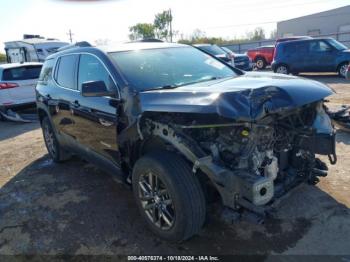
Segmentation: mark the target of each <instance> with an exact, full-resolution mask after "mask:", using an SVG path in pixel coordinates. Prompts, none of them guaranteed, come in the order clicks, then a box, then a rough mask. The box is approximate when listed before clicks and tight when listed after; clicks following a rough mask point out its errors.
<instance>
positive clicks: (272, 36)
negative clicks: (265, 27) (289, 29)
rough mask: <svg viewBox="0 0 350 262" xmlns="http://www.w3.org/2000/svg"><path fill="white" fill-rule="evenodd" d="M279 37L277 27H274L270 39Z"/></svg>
mask: <svg viewBox="0 0 350 262" xmlns="http://www.w3.org/2000/svg"><path fill="white" fill-rule="evenodd" d="M276 38H277V29H274V30H272V31H271V32H270V39H276Z"/></svg>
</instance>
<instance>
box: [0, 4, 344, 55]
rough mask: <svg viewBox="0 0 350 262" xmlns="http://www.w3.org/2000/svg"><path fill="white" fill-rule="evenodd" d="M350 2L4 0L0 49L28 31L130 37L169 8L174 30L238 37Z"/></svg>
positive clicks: (92, 38) (64, 36)
mask: <svg viewBox="0 0 350 262" xmlns="http://www.w3.org/2000/svg"><path fill="white" fill-rule="evenodd" d="M347 4H349V0H293V1H279V0H244V1H242V0H240V1H235V0H106V1H91V0H90V1H62V0H30V1H29V0H0V13H1V22H0V52H3V42H5V41H10V40H19V39H22V36H23V34H24V33H27V34H40V35H43V36H45V37H54V38H58V39H60V40H63V41H68V39H69V38H68V35H67V32H68V30H69V29H71V30H72V32H73V33H74V35H73V39H74V41H82V40H87V41H90V42H92V43H94V41H95V40H97V39H109V40H111V41H115V42H121V41H125V40H128V31H129V27H130V26H131V25H133V24H135V23H138V22H152V21H153V18H154V14H155V13H158V12H161V11H162V10H165V9H168V8H171V9H172V12H173V17H174V20H173V21H174V22H173V28H174V30H178V31H179V32H180V33H181V34H183V36H185V37H186V36H188V35H189V34H191V32H192V31H193V30H194V29H196V28H198V29H201V30H203V31H205V32H206V35H207V36H217V37H218V36H220V37H224V38H234V37H235V36H236V37H240V36H243V35H245V33H246V32H247V31H249V30H252V29H253V28H255V27H257V26H261V27H263V28H264V29H265V30H266V31H267V34H269V32H270V31H271V30H273V29H274V28H276V21H281V20H287V19H290V18H294V17H298V16H303V15H307V14H312V13H315V12H320V11H325V10H329V9H333V8H337V7H341V6H345V5H347Z"/></svg>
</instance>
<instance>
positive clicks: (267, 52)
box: [247, 45, 275, 69]
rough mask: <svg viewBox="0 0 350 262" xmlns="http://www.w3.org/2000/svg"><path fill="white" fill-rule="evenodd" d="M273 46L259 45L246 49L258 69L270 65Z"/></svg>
mask: <svg viewBox="0 0 350 262" xmlns="http://www.w3.org/2000/svg"><path fill="white" fill-rule="evenodd" d="M274 51H275V46H273V45H271V46H259V47H257V48H255V49H250V50H248V51H247V55H248V56H249V57H250V59H252V61H254V62H255V64H256V67H257V68H258V69H264V68H265V67H266V66H267V65H270V64H271V62H272V59H273V53H274Z"/></svg>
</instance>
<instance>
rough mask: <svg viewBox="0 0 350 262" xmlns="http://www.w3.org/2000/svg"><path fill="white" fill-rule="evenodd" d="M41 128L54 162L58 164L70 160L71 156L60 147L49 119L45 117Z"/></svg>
mask: <svg viewBox="0 0 350 262" xmlns="http://www.w3.org/2000/svg"><path fill="white" fill-rule="evenodd" d="M41 127H42V130H43V137H44V141H45V145H46V149H47V151H48V153H49V155H50V157H51V158H52V160H53V161H54V162H56V163H59V162H63V161H65V160H67V159H69V158H70V154H68V153H67V152H66V151H65V150H64V149H63V148H62V147H61V146H60V144H59V142H58V140H57V137H56V134H55V132H54V131H53V128H52V125H51V122H50V120H49V118H48V117H44V119H43V120H42V122H41Z"/></svg>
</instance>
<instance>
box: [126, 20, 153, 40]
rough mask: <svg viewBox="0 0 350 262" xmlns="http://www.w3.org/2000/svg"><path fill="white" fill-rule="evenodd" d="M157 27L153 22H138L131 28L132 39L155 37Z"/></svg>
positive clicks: (130, 36)
mask: <svg viewBox="0 0 350 262" xmlns="http://www.w3.org/2000/svg"><path fill="white" fill-rule="evenodd" d="M154 31H155V28H154V25H153V24H149V23H138V24H136V25H134V26H131V27H130V28H129V32H130V34H129V38H130V40H138V39H147V38H154V37H155V33H154Z"/></svg>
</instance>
